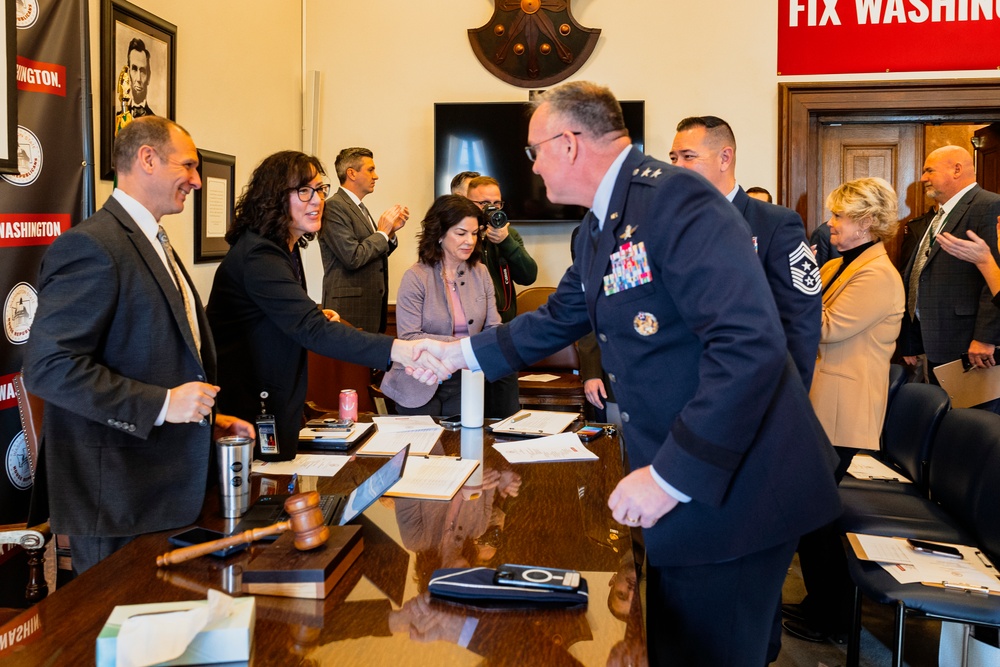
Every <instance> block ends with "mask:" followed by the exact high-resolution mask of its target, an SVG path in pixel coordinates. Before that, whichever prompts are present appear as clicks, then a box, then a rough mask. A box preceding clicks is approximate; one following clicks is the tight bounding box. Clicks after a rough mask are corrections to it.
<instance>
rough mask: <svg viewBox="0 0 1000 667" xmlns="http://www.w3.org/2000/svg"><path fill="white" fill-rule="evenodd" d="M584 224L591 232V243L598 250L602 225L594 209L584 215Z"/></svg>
mask: <svg viewBox="0 0 1000 667" xmlns="http://www.w3.org/2000/svg"><path fill="white" fill-rule="evenodd" d="M583 224H584V225H585V227H584V229H586V230H587V231H589V232H590V245H591V246H593V248H594V250H597V239H598V238H600V236H601V227H600V223H599V222H598V220H597V216H596V215H594V212H593V211H587V215H585V216H583Z"/></svg>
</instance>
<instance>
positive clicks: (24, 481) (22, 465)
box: [4, 431, 31, 491]
mask: <svg viewBox="0 0 1000 667" xmlns="http://www.w3.org/2000/svg"><path fill="white" fill-rule="evenodd" d="M4 469H5V470H6V471H7V479H9V480H10V483H11V484H12V485H13V487H14V488H15V489H20V490H21V491H25V490H27V489H30V488H31V463H30V462H29V461H28V441H27V440H26V439H25V437H24V431H18V433H17V435H15V436H14V439H13V440H11V441H10V445H8V446H7V456H5V457H4Z"/></svg>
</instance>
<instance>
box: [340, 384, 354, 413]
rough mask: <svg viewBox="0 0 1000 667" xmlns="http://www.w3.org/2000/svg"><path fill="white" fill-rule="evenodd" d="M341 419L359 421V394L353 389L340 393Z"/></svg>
mask: <svg viewBox="0 0 1000 667" xmlns="http://www.w3.org/2000/svg"><path fill="white" fill-rule="evenodd" d="M340 418H341V419H353V420H354V421H358V392H356V391H354V390H353V389H342V390H341V391H340Z"/></svg>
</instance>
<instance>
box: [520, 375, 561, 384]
mask: <svg viewBox="0 0 1000 667" xmlns="http://www.w3.org/2000/svg"><path fill="white" fill-rule="evenodd" d="M558 379H559V376H558V375H552V374H551V373H534V374H532V375H522V376H520V377H519V378H517V381H518V382H552V381H553V380H558Z"/></svg>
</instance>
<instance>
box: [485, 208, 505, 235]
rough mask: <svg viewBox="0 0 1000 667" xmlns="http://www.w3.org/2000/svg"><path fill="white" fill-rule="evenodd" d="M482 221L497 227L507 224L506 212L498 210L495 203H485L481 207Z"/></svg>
mask: <svg viewBox="0 0 1000 667" xmlns="http://www.w3.org/2000/svg"><path fill="white" fill-rule="evenodd" d="M482 220H483V223H485V224H487V225H489V226H490V227H496V228H497V229H499V228H500V227H503V226H504V225H506V224H507V214H506V213H504V212H503V211H501V210H500V207H499V206H497V205H495V204H487V205H486V206H484V207H483V216H482Z"/></svg>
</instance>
